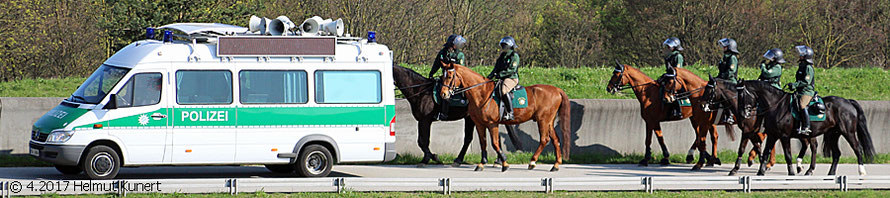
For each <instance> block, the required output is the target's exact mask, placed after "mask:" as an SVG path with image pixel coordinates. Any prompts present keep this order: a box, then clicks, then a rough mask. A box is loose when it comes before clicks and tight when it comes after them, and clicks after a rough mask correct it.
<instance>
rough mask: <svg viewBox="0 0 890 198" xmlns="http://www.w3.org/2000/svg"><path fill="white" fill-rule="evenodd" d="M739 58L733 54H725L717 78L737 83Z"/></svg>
mask: <svg viewBox="0 0 890 198" xmlns="http://www.w3.org/2000/svg"><path fill="white" fill-rule="evenodd" d="M738 69H739V58H738V57H736V55H735V54H733V53H724V54H723V59H722V60H720V63H718V64H717V70H719V71H720V73H717V78H719V79H724V80H730V81H732V82H736V76H738Z"/></svg>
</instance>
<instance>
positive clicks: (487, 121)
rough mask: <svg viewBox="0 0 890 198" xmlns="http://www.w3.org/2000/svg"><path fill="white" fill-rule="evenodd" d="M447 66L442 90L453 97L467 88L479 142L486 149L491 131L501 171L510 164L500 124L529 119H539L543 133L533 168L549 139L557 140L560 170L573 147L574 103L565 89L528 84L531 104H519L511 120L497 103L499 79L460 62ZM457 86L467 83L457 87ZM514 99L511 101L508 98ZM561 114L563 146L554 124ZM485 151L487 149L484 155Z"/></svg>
mask: <svg viewBox="0 0 890 198" xmlns="http://www.w3.org/2000/svg"><path fill="white" fill-rule="evenodd" d="M444 65H445V66H444V68H445V69H446V72H445V76H444V77H443V79H442V81H443V82H444V84H445V86H442V92H441V93H442V94H443V97H444V98H449V97H451V95H452V94H455V93H457V92H464V93H465V94H466V96H467V100H468V101H469V106H468V113H469V114H470V118H472V119H473V121H474V122H475V123H476V132H477V133H478V134H479V143H480V144H481V146H482V150H485V149H486V148H485V131H486V130H487V131H489V134H490V135H491V145H492V147H494V150H495V152H496V153H497V154H498V158H499V159H500V160H501V163H502V164H501V166H502V169H501V171H506V170H507V169H508V167H509V165H508V164H507V158H506V156H504V154H503V152H501V148H500V140H499V137H498V124H520V123H523V122H526V121H529V120H534V121H535V122H537V123H538V133H539V134H540V135H541V141H540V142H541V143H540V144H539V145H538V149H537V150H535V154H534V155H532V159H531V162H529V169H534V168H535V162H536V161H537V160H538V156H539V155H540V154H541V151H543V149H544V147H545V146H547V143H548V142H552V143H553V147H554V150H555V152H556V163H555V164H553V168H551V169H550V171H558V170H559V165H560V164H562V160H563V154H565V155H564V157H565V159H566V160H568V159H569V148H571V141H570V139H571V137H572V136H571V134H570V133H571V129H570V127H571V124H570V122H571V118H570V116H571V115H570V113H571V104H570V103H569V97H568V96H567V95H566V93H565V92H563V91H562V89H560V88H557V87H554V86H550V85H532V86H527V87H525V89H526V91H527V92H528V107H526V108H516V109H514V110H513V112H514V115H515V119H513V120H510V121H502V120H500V118H501V116H500V115H499V114H500V113H499V109H498V108H499V107H498V104H497V103H495V101H494V99H493V97H492V92H493V91H494V90H495V84H496V83H495V82H494V81H491V80H489V79H487V78H484V77H482V75H479V74H478V73H476V72H474V71H473V70H470V68H467V67H464V66H460V65H457V64H444ZM457 87H466V88H463V89H459V90H457V89H456V88H457ZM504 102H510V101H504ZM557 114H558V115H559V126H560V130H562V134H563V140H564V141H565V142H564V143H562V147H560V142H559V136H558V135H557V134H556V131H555V130H554V128H553V124H554V121H555V120H556V116H557ZM484 154H485V153H483V158H484V157H485V156H484ZM483 167H484V166H483V164H478V165H477V166H476V170H477V171H480V170H482V168H483Z"/></svg>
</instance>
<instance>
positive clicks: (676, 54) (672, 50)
mask: <svg viewBox="0 0 890 198" xmlns="http://www.w3.org/2000/svg"><path fill="white" fill-rule="evenodd" d="M661 45H662V46H663V47H664V54H665V57H664V66H665V72H664V74H663V75H661V78H659V79H658V83H659V84H661V85H662V89H663V91H664V92H666V93H665V97H664V98H663V99H664V101H665V103H667V104H668V105H669V106H670V107H669V108H670V112H671V117H682V116H683V112H682V111H681V110H680V103H679V102H678V101H676V99H675V98H674V95H675V94H677V93H679V92H680V88H679V87H680V86H677V85H676V78H677V70H676V68H678V67H683V55H682V54H680V51H683V47H681V46H680V39H678V38H677V37H671V38H668V39H667V40H665V41H664V43H662V44H661ZM667 85H672V86H670V87H669V86H667Z"/></svg>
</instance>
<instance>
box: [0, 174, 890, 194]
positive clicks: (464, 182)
mask: <svg viewBox="0 0 890 198" xmlns="http://www.w3.org/2000/svg"><path fill="white" fill-rule="evenodd" d="M28 185H30V186H28ZM63 188H64V189H63ZM851 188H853V189H890V176H714V177H709V176H693V177H677V176H665V177H559V178H549V177H545V178H342V177H337V178H238V179H160V180H144V179H140V180H4V181H0V197H10V196H16V195H39V194H45V193H56V194H108V193H113V194H118V195H121V196H126V195H127V194H128V193H148V192H159V193H173V192H176V193H229V194H232V195H234V194H238V193H249V192H258V191H264V192H282V193H288V192H337V193H342V192H347V191H363V192H364V191H377V192H385V191H412V192H413V191H432V192H442V193H443V194H451V192H455V191H503V190H520V191H539V192H546V193H550V192H553V191H554V190H566V191H590V190H596V191H646V192H649V193H651V192H654V191H656V190H729V191H742V192H751V191H752V190H789V189H790V190H800V189H807V190H810V189H821V190H830V189H836V190H840V191H847V190H849V189H851Z"/></svg>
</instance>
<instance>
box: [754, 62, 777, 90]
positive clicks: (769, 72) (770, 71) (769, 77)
mask: <svg viewBox="0 0 890 198" xmlns="http://www.w3.org/2000/svg"><path fill="white" fill-rule="evenodd" d="M781 78H782V65H779V63H776V62H770V63H760V77H758V79H760V80H762V81H767V82H769V83H770V85H772V86H773V87H776V88H778V89H782V86H780V85H779V80H781Z"/></svg>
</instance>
